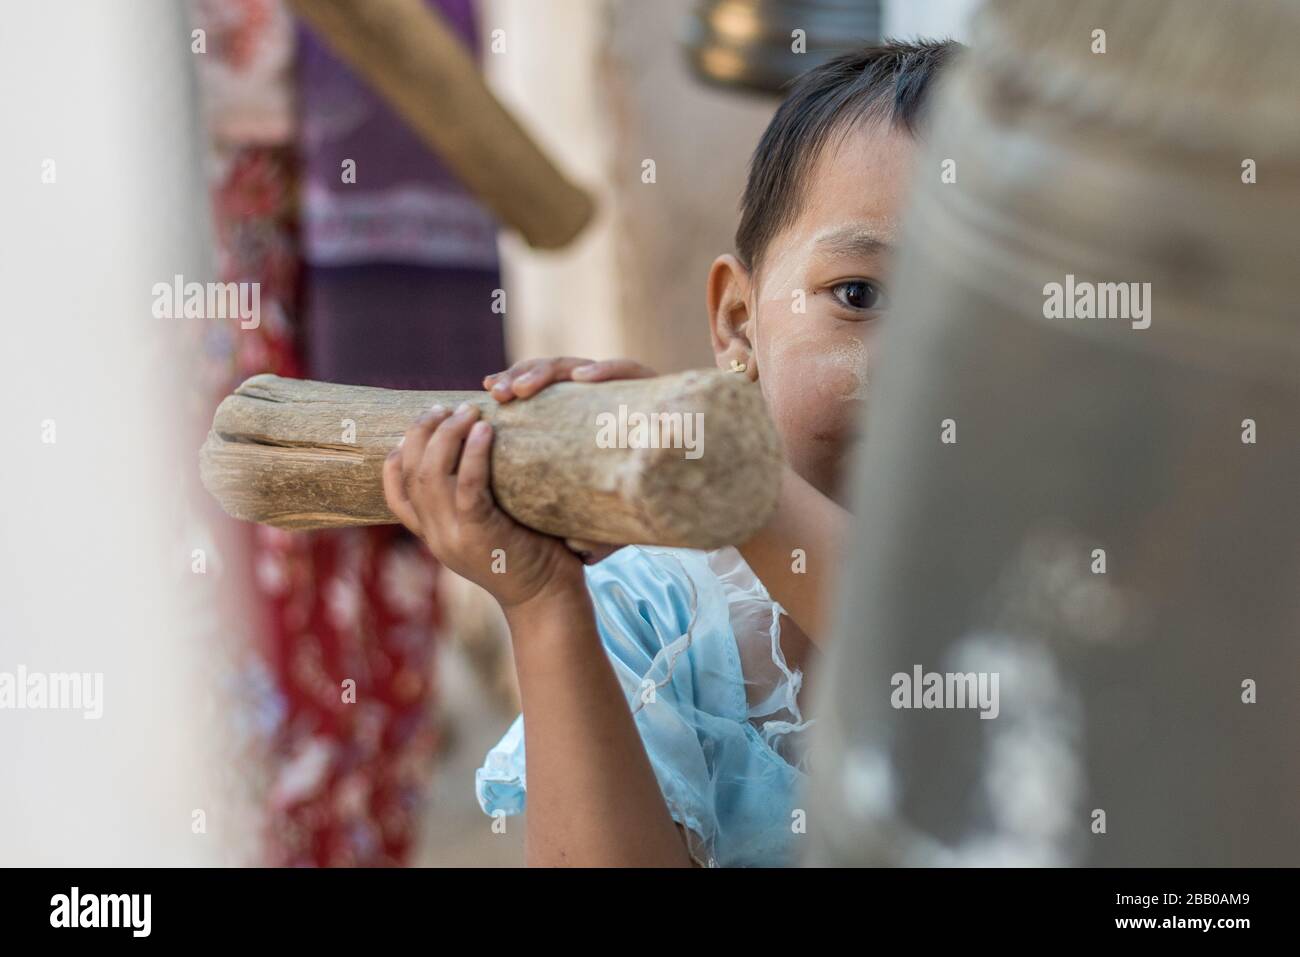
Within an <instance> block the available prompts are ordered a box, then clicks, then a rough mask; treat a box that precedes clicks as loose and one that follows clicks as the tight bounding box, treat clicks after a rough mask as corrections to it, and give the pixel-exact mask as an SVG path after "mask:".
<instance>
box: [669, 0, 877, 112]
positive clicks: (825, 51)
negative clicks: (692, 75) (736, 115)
mask: <svg viewBox="0 0 1300 957" xmlns="http://www.w3.org/2000/svg"><path fill="white" fill-rule="evenodd" d="M880 19H881V14H880V2H879V0H698V2H697V4H696V6H695V11H694V12H693V13H692V14H691V16H690V17H689V18H688V20H687V27H686V36H685V39H684V44H685V47H686V53H687V56H688V57H689V59H690V62H691V66H692V68H693V69H694V70H695V72H696V74H697V75H698V76H700V77H701V78H702V79H704V80H706V81H708V82H710V83H717V84H720V85H723V86H734V87H742V88H746V89H750V90H757V91H761V92H767V93H775V92H779V91H780V90H781V89H782V88H783V87H784V86H785V85H786V84H787V83H788V82H789V81H790V80H792V79H793V78H794V77H796V76H798V75H799V74H800V73H803V72H804V71H805V70H809V69H811V68H812V67H815V66H817V65H818V64H821V63H824V62H825V61H827V60H829V59H831V58H832V57H835V56H837V55H839V54H841V53H847V52H848V51H850V50H854V49H858V48H860V47H862V46H863V45H864V44H867V43H870V42H873V41H875V40H878V39H879V38H880Z"/></svg>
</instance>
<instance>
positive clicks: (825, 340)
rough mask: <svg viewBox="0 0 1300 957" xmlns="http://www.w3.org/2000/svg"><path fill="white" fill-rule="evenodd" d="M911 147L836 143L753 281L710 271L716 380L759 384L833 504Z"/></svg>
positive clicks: (786, 436) (741, 273) (880, 140)
mask: <svg viewBox="0 0 1300 957" xmlns="http://www.w3.org/2000/svg"><path fill="white" fill-rule="evenodd" d="M915 149H916V144H915V141H914V140H913V139H912V138H911V136H910V135H908V134H907V133H906V132H905V131H902V132H900V131H898V130H894V129H892V128H882V127H881V126H880V125H879V124H871V125H870V126H868V127H866V128H864V129H861V130H855V131H853V132H851V133H849V134H847V135H846V136H844V137H843V139H842V140H837V139H835V138H832V140H831V141H830V142H829V143H828V145H827V148H826V149H825V150H824V151H823V153H822V156H821V157H820V158H819V160H818V161H817V162H816V163H815V164H814V166H813V168H812V170H811V173H810V175H809V176H808V177H807V180H806V182H805V184H804V186H803V197H802V205H801V209H800V213H799V217H798V219H797V221H796V222H795V223H794V224H793V225H792V226H790V227H788V228H787V229H786V230H785V231H784V232H782V233H780V234H779V235H778V236H776V237H775V238H774V239H773V240H772V242H771V243H770V244H769V245H768V247H767V249H766V250H765V252H764V254H763V257H762V262H761V263H760V265H759V268H758V269H757V271H756V273H754V274H750V273H749V272H748V271H747V270H745V269H744V267H743V266H741V265H740V263H739V261H738V260H736V259H735V257H732V256H723V257H719V259H718V260H717V261H716V262H715V263H714V266H713V272H712V273H711V275H710V277H709V300H710V311H711V315H712V326H713V333H714V351H715V353H716V355H717V361H718V366H719V368H722V369H727V368H730V366H731V362H732V360H733V359H739V360H740V361H741V362H745V363H746V364H747V366H748V369H747V372H746V374H747V375H749V376H750V377H751V378H754V377H756V378H757V381H758V383H759V385H760V387H761V388H762V390H763V396H764V398H765V399H766V400H767V404H768V407H769V409H770V410H771V412H772V417H773V419H774V420H775V422H776V426H777V429H778V430H779V432H780V434H781V439H782V441H783V442H784V443H785V452H786V458H787V460H788V461H789V462H790V465H791V466H792V467H793V468H794V470H795V471H796V472H798V473H799V475H801V476H802V477H803V478H804V479H806V480H807V481H808V482H810V483H811V484H812V485H813V486H814V487H815V488H817V489H818V490H819V491H821V492H822V493H823V494H825V495H828V496H831V497H832V498H834V499H836V500H841V495H840V492H841V487H842V486H841V480H842V478H843V474H844V471H845V465H846V463H847V461H848V459H849V454H850V452H851V450H852V447H853V445H854V443H855V442H856V440H857V438H858V434H857V430H858V428H859V418H860V412H861V411H862V410H861V406H862V404H863V399H864V397H865V395H866V386H867V381H868V366H869V363H870V362H874V359H875V356H874V348H875V340H876V337H877V335H878V325H879V323H878V320H879V318H880V316H881V315H882V312H883V309H884V308H886V307H887V305H888V303H887V295H888V293H887V290H888V287H889V273H890V265H891V257H892V252H891V251H892V248H893V244H894V236H895V229H896V224H897V219H898V215H899V213H900V211H901V208H902V202H903V198H904V194H905V191H906V186H907V182H908V178H909V173H910V171H911V168H912V163H913V160H914V158H915V157H914V150H915Z"/></svg>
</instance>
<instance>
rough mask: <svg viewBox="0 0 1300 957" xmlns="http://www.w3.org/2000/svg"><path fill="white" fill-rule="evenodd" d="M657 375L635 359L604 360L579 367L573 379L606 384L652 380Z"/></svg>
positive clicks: (574, 372)
mask: <svg viewBox="0 0 1300 957" xmlns="http://www.w3.org/2000/svg"><path fill="white" fill-rule="evenodd" d="M656 375H658V373H657V372H655V370H654V369H651V368H649V367H647V366H643V365H642V364H641V363H639V362H636V361H635V360H633V359H603V360H601V361H600V362H588V363H585V364H584V365H580V366H578V367H577V368H576V369H574V370H573V372H572V376H571V377H572V378H573V379H574V381H576V382H604V381H606V380H609V379H652V378H654V377H655V376H656Z"/></svg>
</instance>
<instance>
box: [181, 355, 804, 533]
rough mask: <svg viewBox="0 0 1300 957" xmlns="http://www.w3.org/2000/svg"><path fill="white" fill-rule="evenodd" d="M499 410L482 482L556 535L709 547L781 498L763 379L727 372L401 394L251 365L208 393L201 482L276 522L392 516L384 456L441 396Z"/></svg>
mask: <svg viewBox="0 0 1300 957" xmlns="http://www.w3.org/2000/svg"><path fill="white" fill-rule="evenodd" d="M461 402H473V403H474V404H475V405H477V406H478V407H479V409H480V410H481V411H482V413H483V417H484V418H485V419H487V420H488V421H490V422H491V423H492V424H493V427H494V429H495V431H496V438H495V440H494V442H493V447H492V491H493V494H494V495H495V496H496V500H497V504H499V505H500V506H501V508H503V509H504V510H505V511H506V512H507V513H508V514H510V515H511V516H513V517H514V518H515V519H516V520H517V521H519V522H521V523H523V524H525V525H528V526H530V527H532V528H535V529H537V530H538V531H541V532H546V533H548V534H551V535H557V536H560V537H563V538H579V539H584V540H587V541H592V542H604V543H610V544H647V545H665V546H674V547H684V548H718V547H721V546H723V545H734V544H737V543H739V542H743V541H744V540H745V539H747V538H748V537H749V536H751V535H752V534H753V533H754V532H756V531H757V530H758V529H759V527H761V526H762V524H763V523H764V522H765V521H766V520H767V518H768V517H769V516H770V515H771V513H772V510H773V509H774V508H775V507H776V498H777V493H778V491H779V487H780V482H781V454H780V444H779V441H778V439H777V435H776V430H775V428H774V426H773V425H772V422H771V419H770V418H769V416H768V414H767V408H766V406H765V404H764V403H763V399H762V395H761V393H760V392H759V390H758V388H757V386H755V385H753V384H752V383H750V382H748V381H747V380H745V379H744V378H743V377H741V376H736V375H730V374H727V373H724V372H717V371H713V370H709V371H692V372H682V373H678V374H676V375H670V376H661V377H659V378H654V379H628V380H620V381H616V382H602V383H594V384H579V383H573V382H561V383H557V384H555V385H552V386H549V387H548V388H546V389H544V390H543V391H542V392H540V393H538V394H537V395H536V396H534V397H533V398H531V399H527V400H516V401H513V402H509V403H507V404H505V405H502V404H500V403H498V402H497V401H496V400H495V399H493V398H491V397H490V396H489V395H488V394H487V393H486V392H405V391H393V390H389V389H373V388H367V387H364V386H348V385H335V384H332V383H328V382H311V381H306V380H297V379H282V378H279V377H278V376H273V375H259V376H254V377H253V378H251V379H249V380H248V381H246V382H245V383H243V385H241V386H240V387H239V388H238V389H236V390H235V392H234V394H233V395H231V396H228V397H227V398H226V399H225V400H223V401H222V403H221V405H220V406H219V407H218V409H217V412H216V415H215V417H214V418H213V422H212V431H211V432H210V433H209V435H208V440H207V442H206V443H205V444H204V446H203V449H202V452H201V454H200V469H201V473H202V476H203V484H204V485H205V486H206V487H207V489H208V491H210V492H211V493H212V494H213V496H214V497H215V498H216V499H217V501H218V502H220V503H221V506H222V508H224V509H225V510H226V511H227V512H228V513H230V514H231V515H233V516H235V517H236V518H241V519H246V520H248V521H253V522H262V523H264V524H267V525H275V526H278V527H280V528H296V529H308V528H328V527H333V526H341V525H376V524H387V523H393V522H396V521H397V519H396V518H395V517H394V516H393V514H392V513H391V512H389V510H388V506H387V505H386V504H385V503H384V493H383V483H382V474H381V473H382V469H383V463H384V458H385V457H386V456H387V454H388V452H389V451H390V450H391V449H392V448H394V447H395V446H396V445H397V441H398V439H399V438H401V436H402V434H403V433H404V432H405V431H406V429H407V427H408V426H409V425H410V424H411V422H412V421H414V419H415V418H416V417H418V416H419V415H420V414H421V413H422V412H425V411H427V410H428V409H429V408H430V407H431V406H432V405H434V404H435V403H441V404H442V405H445V406H448V407H454V406H456V405H459V404H460V403H461Z"/></svg>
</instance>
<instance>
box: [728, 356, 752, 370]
mask: <svg viewBox="0 0 1300 957" xmlns="http://www.w3.org/2000/svg"><path fill="white" fill-rule="evenodd" d="M748 368H749V366H748V365H747V364H746V363H744V362H741V361H740V360H739V359H732V360H731V371H732V372H744V371H745V370H746V369H748Z"/></svg>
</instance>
